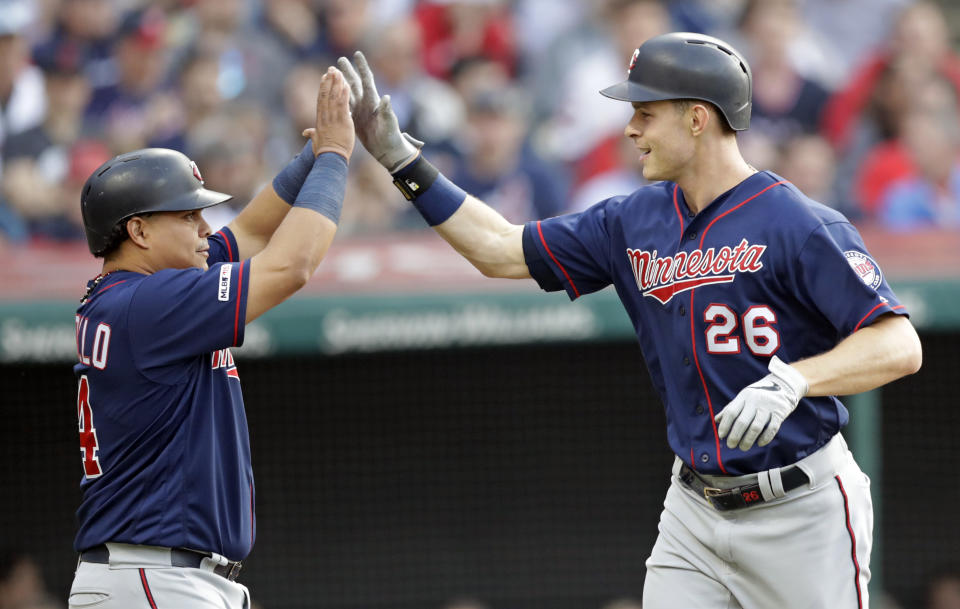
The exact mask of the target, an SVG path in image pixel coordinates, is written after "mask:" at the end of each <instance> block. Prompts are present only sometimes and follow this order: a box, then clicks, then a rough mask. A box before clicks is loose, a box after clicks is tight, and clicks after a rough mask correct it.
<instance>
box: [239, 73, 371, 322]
mask: <svg viewBox="0 0 960 609" xmlns="http://www.w3.org/2000/svg"><path fill="white" fill-rule="evenodd" d="M348 101H349V90H348V88H347V85H346V83H345V82H344V80H343V75H342V74H341V73H340V72H339V71H338V70H336V69H335V68H330V69H329V70H328V71H327V73H326V74H324V76H323V79H322V80H321V83H320V91H319V92H318V94H317V120H316V127H315V128H314V129H313V130H312V131H311V132H310V136H311V145H312V154H311V156H314V155H315V159H314V160H313V163H312V167H311V169H310V171H309V173H308V175H307V177H306V179H305V181H304V182H303V186H302V187H301V188H300V190H299V192H298V194H297V196H296V200H295V201H294V205H293V208H292V209H289V206H288V205H287V203H285V202H283V201H282V200H281V201H280V203H281V204H282V205H285V206H287V207H288V209H289V211H288V212H287V213H286V214H285V215H284V217H283V221H282V222H280V224H279V226H278V227H277V229H276V231H274V232H273V236H272V237H271V238H270V240H269V242H268V243H267V245H266V247H264V248H263V251H261V252H260V253H259V254H257V255H256V256H254V257H253V258H251V260H250V287H249V290H248V292H247V315H246V320H247V321H248V322H249V321H252V320H253V319H256V318H257V317H259V316H260V315H261V314H262V313H263V312H265V311H267V310H268V309H270V308H272V307H274V306H276V305H278V304H280V303H281V302H283V301H284V300H286V299H287V298H289V297H290V296H291V295H292V294H293V293H294V292H296V291H297V290H299V289H300V288H301V287H303V285H304V284H305V283H306V282H307V280H309V279H310V277H311V276H312V275H313V273H314V271H316V269H317V266H319V265H320V261H321V260H322V259H323V257H324V255H325V254H326V253H327V249H328V248H329V247H330V243H331V242H332V241H333V236H334V234H335V233H336V230H337V222H338V220H339V217H340V208H341V206H342V204H343V195H344V189H345V187H346V174H347V162H348V161H349V159H350V153H351V151H352V150H353V143H354V131H353V123H352V121H351V120H350V111H349V106H348ZM274 196H276V195H274ZM268 214H269V212H268Z"/></svg>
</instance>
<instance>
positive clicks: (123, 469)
mask: <svg viewBox="0 0 960 609" xmlns="http://www.w3.org/2000/svg"><path fill="white" fill-rule="evenodd" d="M348 98H349V89H348V87H347V86H346V83H345V82H344V80H343V76H342V75H341V74H340V72H339V71H337V70H335V69H334V68H331V69H330V70H329V71H328V72H327V73H326V74H325V75H324V76H323V79H322V81H321V85H320V90H319V93H318V97H317V119H316V125H315V127H314V128H311V129H308V130H307V131H305V132H304V134H305V135H309V136H310V142H308V143H307V145H306V146H304V149H303V151H302V152H301V153H300V155H299V156H298V157H296V158H295V159H294V160H293V161H292V162H291V163H290V164H289V165H288V166H287V167H286V168H284V169H283V170H282V171H281V172H280V173H279V174H278V175H277V176H276V178H275V179H274V181H273V184H272V185H268V186H267V187H265V188H264V189H263V190H262V191H261V192H260V193H259V194H258V195H257V196H256V197H255V198H254V199H253V200H252V201H251V202H250V203H249V204H248V205H247V207H246V208H245V209H244V210H243V211H242V212H241V213H240V214H239V215H238V216H237V218H236V219H235V220H234V221H233V222H232V223H231V224H230V225H229V226H227V227H225V228H224V229H222V230H220V231H219V232H217V233H216V234H215V235H211V234H210V232H211V231H210V227H209V226H208V225H207V223H206V222H205V221H204V219H203V216H202V215H201V210H202V209H203V208H206V207H210V206H211V205H217V204H218V203H223V202H224V201H227V200H228V199H229V198H230V197H229V196H228V195H225V194H222V193H218V192H213V191H210V190H207V189H205V188H204V187H203V178H202V177H201V174H200V171H199V169H198V168H197V166H196V164H195V163H193V162H192V161H190V159H188V158H187V157H186V156H184V155H182V154H180V153H179V152H175V151H173V150H165V149H145V150H138V151H135V152H131V153H129V154H123V155H120V156H118V157H115V158H113V159H111V160H110V161H108V162H107V163H105V164H104V165H102V166H100V167H99V168H98V169H97V170H96V171H95V172H94V173H93V175H91V176H90V178H89V179H88V180H87V183H86V184H85V185H84V188H83V191H82V201H81V209H82V212H83V221H84V227H85V229H86V235H87V241H88V243H89V246H90V251H91V252H92V253H93V254H94V256H97V257H101V258H103V271H102V272H101V273H100V274H99V275H98V276H97V277H96V278H95V279H93V280H92V281H90V282H89V284H88V287H87V293H86V295H85V296H84V298H83V300H82V302H81V305H80V307H79V308H78V309H77V314H76V331H77V355H78V357H79V363H78V364H77V365H76V366H75V367H74V371H75V373H76V376H77V381H78V391H77V418H78V422H79V430H80V456H81V462H82V466H83V479H82V481H81V488H82V490H83V500H82V503H81V505H80V508H79V510H78V512H77V515H78V519H79V532H78V533H77V537H76V540H75V542H74V547H75V549H76V550H77V551H78V552H79V553H80V561H79V564H78V566H77V572H76V576H75V578H74V581H73V587H72V588H71V590H70V607H71V608H74V607H76V608H79V607H91V606H96V607H103V608H111V609H112V608H118V609H119V608H123V609H130V608H134V607H144V608H153V609H156V608H158V607H160V608H164V607H166V608H170V607H178V608H188V609H189V608H201V607H202V608H213V607H219V608H228V607H229V608H235V609H239V608H241V607H242V608H246V607H248V606H249V594H248V591H247V589H246V587H244V586H243V585H241V584H239V583H237V582H236V581H235V580H236V577H237V574H238V573H239V571H240V561H241V560H243V558H245V557H246V556H247V554H248V553H249V552H250V549H251V547H252V546H253V543H254V540H255V538H256V512H255V508H254V498H255V490H254V484H253V472H252V469H251V464H250V446H249V437H248V434H247V422H246V416H245V413H244V408H243V397H242V395H241V391H240V376H239V373H238V370H237V366H236V364H235V362H234V359H233V355H232V354H231V352H230V347H233V346H239V345H241V344H242V343H243V336H244V327H245V324H246V323H247V322H249V321H252V320H253V319H256V318H257V317H259V316H260V315H262V314H263V313H264V312H265V311H267V310H268V309H270V308H271V307H273V306H275V305H277V304H279V303H280V302H282V301H283V300H285V299H286V298H288V297H289V296H290V295H292V294H293V293H294V292H296V291H297V290H298V289H299V288H300V287H301V286H303V285H304V283H306V281H307V279H309V277H310V276H311V275H312V274H313V272H314V271H315V270H316V268H317V266H318V265H319V264H320V260H321V259H322V258H323V256H324V254H325V253H326V251H327V248H328V247H329V246H330V242H331V240H332V239H333V236H334V233H335V232H336V228H337V221H338V218H339V214H340V208H341V204H342V201H343V195H344V189H345V183H346V172H347V162H348V161H349V158H350V154H351V151H352V149H353V143H354V138H355V135H354V132H353V126H352V123H351V121H350V118H349V108H348Z"/></svg>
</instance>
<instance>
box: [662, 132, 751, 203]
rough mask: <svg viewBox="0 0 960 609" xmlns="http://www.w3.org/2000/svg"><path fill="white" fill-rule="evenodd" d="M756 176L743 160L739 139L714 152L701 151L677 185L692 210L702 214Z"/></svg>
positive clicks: (726, 142)
mask: <svg viewBox="0 0 960 609" xmlns="http://www.w3.org/2000/svg"><path fill="white" fill-rule="evenodd" d="M755 173H757V170H756V169H754V168H753V167H751V166H750V165H749V164H748V163H747V162H746V161H745V160H744V159H743V157H742V156H740V151H739V149H738V148H737V144H736V139H734V138H729V140H727V139H724V140H722V141H720V142H718V145H717V146H716V149H714V150H700V151H699V154H697V156H696V157H695V158H694V159H693V160H692V162H691V163H690V166H689V167H687V169H686V171H684V173H683V175H682V176H680V177H679V178H678V179H677V180H676V182H677V184H678V185H679V186H680V190H682V191H683V198H684V200H686V202H687V206H688V207H689V208H690V210H691V211H692V212H694V213H700V212H701V211H703V210H704V208H706V207H707V206H708V205H710V203H712V202H713V200H714V199H716V198H717V197H719V196H720V195H722V194H723V193H725V192H727V191H728V190H730V189H731V188H733V187H734V186H736V185H737V184H739V183H740V182H742V181H744V180H746V179H747V178H749V177H750V176H752V175H753V174H755Z"/></svg>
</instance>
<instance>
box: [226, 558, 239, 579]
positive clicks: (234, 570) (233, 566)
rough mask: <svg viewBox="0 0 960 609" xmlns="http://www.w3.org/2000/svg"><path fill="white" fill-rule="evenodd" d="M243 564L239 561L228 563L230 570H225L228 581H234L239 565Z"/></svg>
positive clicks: (237, 574)
mask: <svg viewBox="0 0 960 609" xmlns="http://www.w3.org/2000/svg"><path fill="white" fill-rule="evenodd" d="M242 566H243V563H242V562H241V561H239V560H238V561H237V562H233V563H230V570H229V571H227V579H228V580H230V581H235V580H236V579H237V576H239V575H240V567H242Z"/></svg>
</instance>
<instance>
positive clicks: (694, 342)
mask: <svg viewBox="0 0 960 609" xmlns="http://www.w3.org/2000/svg"><path fill="white" fill-rule="evenodd" d="M707 228H709V227H707ZM696 291H697V290H696V288H694V289H692V290H690V343H691V345H692V347H693V363H694V365H696V367H697V374H699V375H700V383H701V384H702V385H703V393H704V395H706V396H707V408H708V409H709V410H710V425H712V426H713V441H714V444H716V449H717V465H719V466H720V471H721V472H723V473H727V468H725V467H724V466H723V457H722V456H721V454H720V436H719V435H718V434H717V420H716V419H715V418H714V416H716V415H714V413H713V400H711V399H710V390H709V389H707V381H706V380H705V379H704V378H703V370H701V369H700V358H699V357H697V335H696V334H694V330H693V318H694V317H695V315H694V314H693V311H694V308H693V293H694V292H696ZM690 450H691V452H692V451H693V449H690ZM692 460H693V459H691V461H692Z"/></svg>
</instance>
